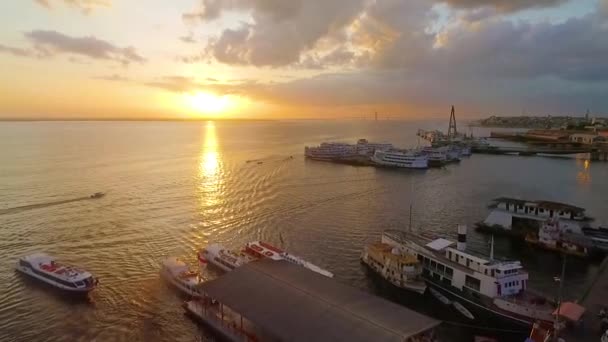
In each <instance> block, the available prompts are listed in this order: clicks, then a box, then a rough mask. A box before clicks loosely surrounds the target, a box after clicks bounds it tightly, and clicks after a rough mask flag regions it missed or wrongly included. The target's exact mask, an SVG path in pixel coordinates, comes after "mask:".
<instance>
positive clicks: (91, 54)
mask: <svg viewBox="0 0 608 342" xmlns="http://www.w3.org/2000/svg"><path fill="white" fill-rule="evenodd" d="M24 35H25V37H26V38H27V39H28V40H29V41H30V42H31V43H32V44H33V49H34V50H35V51H36V53H38V54H43V55H49V56H54V55H59V54H70V55H79V56H85V57H88V58H92V59H102V60H110V61H116V62H119V63H121V64H123V65H128V64H130V63H133V62H135V63H144V62H145V61H146V59H145V58H144V57H142V56H141V55H139V54H138V53H137V51H136V50H135V48H134V47H132V46H128V47H118V46H116V45H113V44H111V43H109V42H107V41H105V40H101V39H98V38H95V37H93V36H87V37H71V36H67V35H64V34H62V33H59V32H56V31H44V30H35V31H31V32H26V33H24Z"/></svg>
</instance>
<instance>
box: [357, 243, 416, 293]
mask: <svg viewBox="0 0 608 342" xmlns="http://www.w3.org/2000/svg"><path fill="white" fill-rule="evenodd" d="M361 261H362V262H363V264H365V265H366V266H367V267H369V268H370V269H371V270H372V271H374V272H376V273H378V274H379V275H380V276H381V277H382V278H384V279H385V280H387V281H388V282H390V283H391V284H393V285H394V286H397V287H399V288H402V289H406V290H409V291H413V292H417V293H419V294H423V293H424V292H425V290H426V284H425V282H424V281H423V280H422V278H421V277H420V275H421V273H422V266H421V265H420V262H419V261H418V259H416V257H415V256H413V255H410V254H406V253H402V252H401V251H399V250H398V249H397V248H394V247H393V246H390V245H388V244H386V243H381V242H375V243H371V244H369V245H367V246H365V247H364V248H363V252H362V253H361Z"/></svg>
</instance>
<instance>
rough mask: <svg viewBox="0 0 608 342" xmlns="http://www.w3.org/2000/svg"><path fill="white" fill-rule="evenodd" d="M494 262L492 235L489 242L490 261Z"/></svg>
mask: <svg viewBox="0 0 608 342" xmlns="http://www.w3.org/2000/svg"><path fill="white" fill-rule="evenodd" d="M492 260H494V234H492V238H491V240H490V261H492Z"/></svg>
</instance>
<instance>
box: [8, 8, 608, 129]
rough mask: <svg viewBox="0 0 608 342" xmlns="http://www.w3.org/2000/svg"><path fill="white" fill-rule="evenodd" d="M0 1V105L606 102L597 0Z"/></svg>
mask: <svg viewBox="0 0 608 342" xmlns="http://www.w3.org/2000/svg"><path fill="white" fill-rule="evenodd" d="M0 13H2V14H0V16H2V19H3V20H0V65H2V70H3V72H2V73H0V119H33V118H36V119H39V118H40V119H45V118H50V119H61V118H67V119H95V118H100V119H108V118H129V119H133V118H136V119H155V118H164V119H206V118H218V119H219V118H230V119H232V118H260V119H263V118H269V119H281V118H321V119H323V118H328V119H340V118H351V119H352V118H363V117H365V118H371V117H373V113H375V112H378V115H379V116H380V117H381V118H386V119H393V118H394V119H403V118H428V117H435V118H444V117H445V116H446V115H447V114H448V113H446V108H449V106H450V105H452V104H454V105H456V106H457V107H458V109H459V115H460V116H461V117H462V118H467V117H471V118H473V117H475V118H477V117H483V116H487V115H520V114H521V113H522V110H523V111H525V112H526V113H530V114H533V115H542V116H546V115H574V114H577V113H578V114H581V113H584V112H585V111H586V110H587V109H588V108H589V110H590V111H591V113H592V114H593V115H600V116H601V115H604V114H606V113H608V97H607V96H605V89H607V88H608V72H606V70H608V68H606V66H605V64H606V63H605V61H606V60H607V59H608V56H607V50H606V49H605V47H606V46H608V0H577V1H574V0H564V1H561V0H544V1H511V0H495V1H489V2H488V1H482V0H470V1H463V0H412V1H401V0H377V1H360V0H331V1H316V0H313V1H302V0H292V1H287V2H285V1H253V0H242V1H236V2H234V1H229V0H187V1H183V2H181V1H180V2H171V1H169V2H167V1H153V2H150V3H146V6H143V7H142V4H141V1H134V0H123V1H117V0H102V1H100V0H23V1H2V2H0ZM133 13H141V14H142V17H141V18H145V20H134V18H133ZM296 28H297V29H296ZM556 37H559V39H557V38H556ZM580 37H585V39H581V38H580ZM580 51H585V53H580Z"/></svg>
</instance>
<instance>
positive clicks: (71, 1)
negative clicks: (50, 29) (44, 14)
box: [34, 0, 111, 14]
mask: <svg viewBox="0 0 608 342" xmlns="http://www.w3.org/2000/svg"><path fill="white" fill-rule="evenodd" d="M34 2H35V3H37V4H38V5H40V6H42V7H44V8H47V9H53V8H54V7H55V4H56V3H62V4H64V5H66V6H69V7H73V8H77V9H79V10H81V11H82V12H83V13H85V14H88V13H90V12H91V11H93V10H94V9H95V8H98V7H110V5H111V2H110V0H34Z"/></svg>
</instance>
